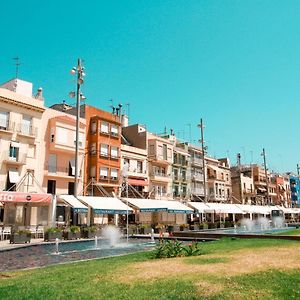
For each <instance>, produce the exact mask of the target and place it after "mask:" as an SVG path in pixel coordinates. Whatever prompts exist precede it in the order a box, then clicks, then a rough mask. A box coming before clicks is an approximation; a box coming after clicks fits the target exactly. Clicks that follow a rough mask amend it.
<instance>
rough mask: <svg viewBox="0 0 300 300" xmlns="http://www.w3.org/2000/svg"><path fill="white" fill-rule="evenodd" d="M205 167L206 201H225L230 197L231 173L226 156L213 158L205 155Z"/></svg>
mask: <svg viewBox="0 0 300 300" xmlns="http://www.w3.org/2000/svg"><path fill="white" fill-rule="evenodd" d="M205 161H206V168H207V187H208V190H207V201H208V202H227V203H230V202H231V201H232V199H231V194H232V190H231V174H230V164H229V160H228V159H227V158H224V159H214V158H210V157H205Z"/></svg>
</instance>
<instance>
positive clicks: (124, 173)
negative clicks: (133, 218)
mask: <svg viewBox="0 0 300 300" xmlns="http://www.w3.org/2000/svg"><path fill="white" fill-rule="evenodd" d="M128 169H129V165H128V163H127V162H125V163H124V166H123V168H122V177H123V182H125V188H126V240H127V243H128V227H129V226H128Z"/></svg>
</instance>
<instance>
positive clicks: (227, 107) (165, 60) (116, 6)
mask: <svg viewBox="0 0 300 300" xmlns="http://www.w3.org/2000/svg"><path fill="white" fill-rule="evenodd" d="M0 25H1V27H0V28H1V47H0V54H1V55H0V81H1V82H4V81H6V80H8V79H11V78H12V77H14V74H15V68H14V65H13V60H12V58H13V57H15V56H19V57H20V59H21V63H22V65H21V66H20V76H19V77H20V78H21V79H24V80H28V81H32V82H33V83H34V87H35V89H37V88H38V87H39V86H42V87H43V88H44V95H45V97H46V104H47V105H51V104H53V103H56V102H59V101H62V100H63V99H65V100H67V101H68V102H69V103H72V100H69V99H68V92H69V91H70V90H72V89H73V88H74V82H73V81H72V80H73V79H72V77H71V75H70V73H69V70H70V68H71V67H72V66H73V65H75V64H76V60H77V57H81V58H82V59H84V60H85V67H86V73H87V76H86V83H85V85H84V92H85V95H86V97H87V99H88V100H87V103H88V104H91V105H95V106H99V107H100V108H102V109H105V110H109V109H110V108H109V106H110V105H111V103H110V101H109V100H110V99H113V101H114V104H118V103H120V102H121V103H123V104H125V103H130V121H131V123H141V124H146V125H147V128H148V129H149V130H150V131H152V132H157V133H158V132H162V131H163V129H164V127H165V126H166V127H167V128H168V129H170V128H173V129H174V131H175V133H177V135H178V136H179V137H181V138H183V137H185V138H186V139H189V126H188V124H191V128H192V140H195V141H197V140H198V139H199V131H198V129H197V127H196V124H197V123H198V122H199V120H200V118H201V117H202V118H203V119H204V121H205V123H206V130H205V135H206V141H207V144H208V147H209V153H210V154H211V155H212V156H217V157H223V156H226V155H229V157H230V158H231V160H232V162H233V163H235V162H236V159H235V156H236V153H238V152H240V153H241V155H242V162H245V163H249V162H251V161H252V162H257V163H262V157H261V156H260V153H261V151H262V148H263V147H264V148H265V149H266V152H267V161H268V166H269V168H270V169H271V170H272V169H273V170H276V171H295V170H296V164H297V163H300V157H299V150H298V149H300V140H299V129H298V127H299V125H298V123H299V118H298V116H299V101H300V1H276V0H270V1H263V0H262V1H254V0H251V1H250V0H249V1H247V0H243V1H226V0H222V1H221V0H220V1H213V0H209V1H208V0H206V1H201V0H198V1H192V0H183V1H176V0H173V1H153V0H151V1H149V0H148V1H141V0H135V1H129V0H127V1H125V0H123V1H74V0H72V1H55V0H52V1H30V0H29V1H17V0H15V1H8V0H6V1H2V3H1V18H0Z"/></svg>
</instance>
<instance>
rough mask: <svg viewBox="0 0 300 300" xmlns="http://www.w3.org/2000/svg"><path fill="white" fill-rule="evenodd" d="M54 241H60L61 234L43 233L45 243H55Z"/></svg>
mask: <svg viewBox="0 0 300 300" xmlns="http://www.w3.org/2000/svg"><path fill="white" fill-rule="evenodd" d="M56 239H59V240H61V239H62V232H45V237H44V241H45V242H50V241H55V240H56Z"/></svg>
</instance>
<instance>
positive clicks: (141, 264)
mask: <svg viewBox="0 0 300 300" xmlns="http://www.w3.org/2000/svg"><path fill="white" fill-rule="evenodd" d="M299 246H300V244H299V242H294V241H286V240H255V239H251V240H250V239H249V240H247V239H229V238H226V239H222V240H220V241H216V242H208V243H204V244H203V255H200V256H197V257H184V258H171V259H161V260H154V259H152V258H151V256H152V253H151V252H144V253H136V254H131V255H126V256H122V257H114V258H109V259H98V260H92V261H86V262H80V263H72V264H66V265H57V266H50V267H46V268H41V269H34V270H23V271H17V272H7V273H2V274H1V273H0V299H1V300H4V299H14V300H18V299H123V300H127V299H128V300H129V299H130V300H131V299H151V300H152V299H154V300H155V299H162V300H164V299H174V300H175V299H299V298H300V268H299V265H298V266H297V262H298V261H299V263H300V256H299V254H298V253H299V251H297V249H299ZM274 253H275V254H276V253H278V255H279V258H278V259H277V258H276V255H274ZM285 258H286V259H285Z"/></svg>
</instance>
